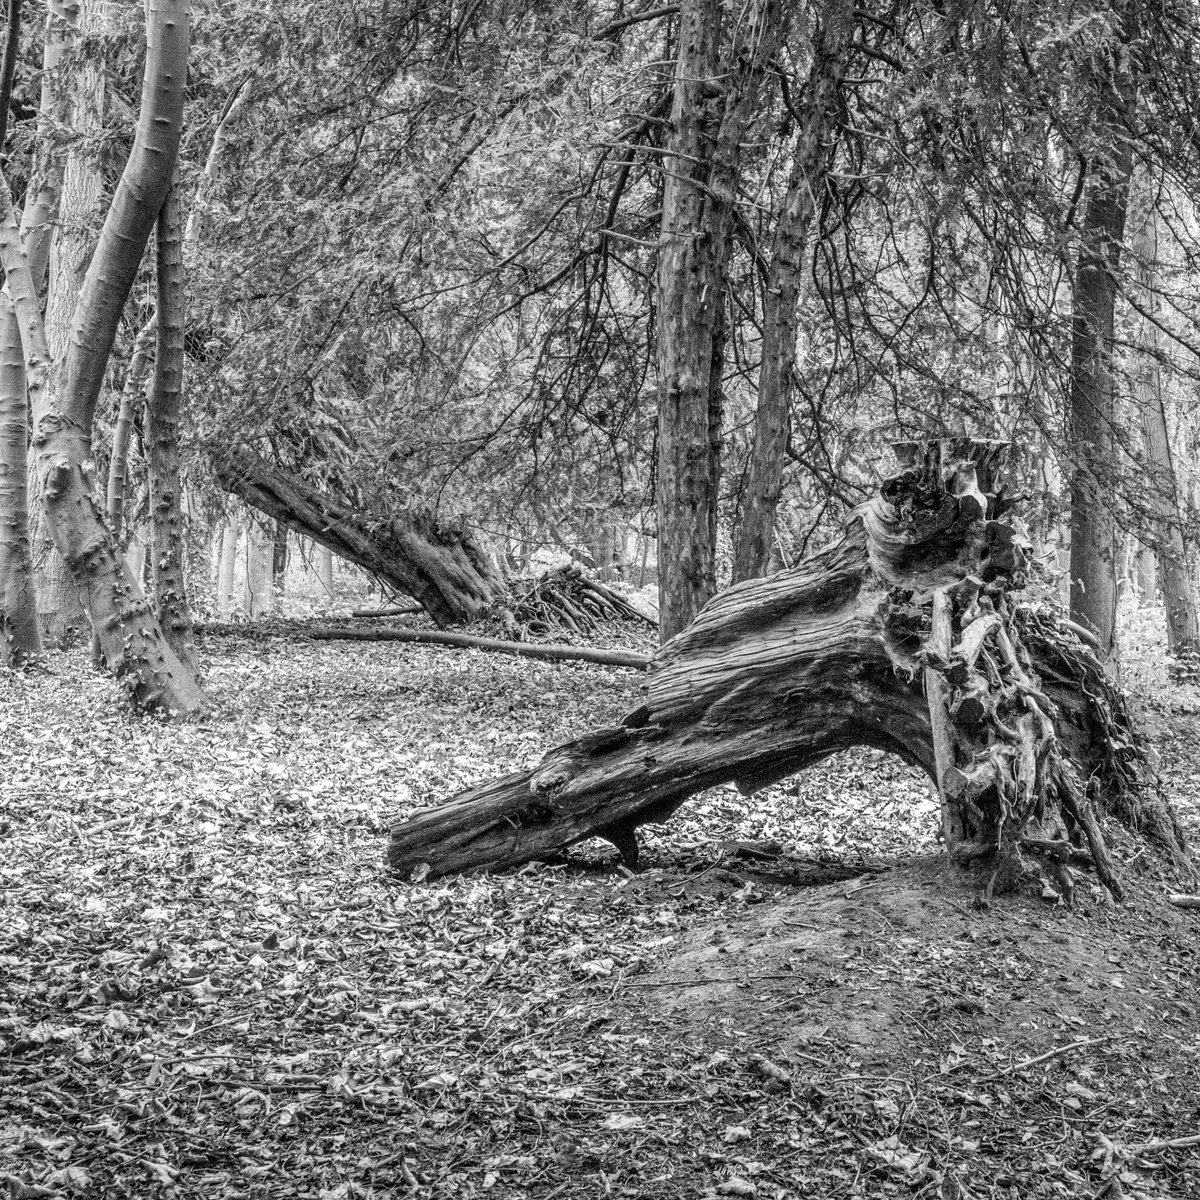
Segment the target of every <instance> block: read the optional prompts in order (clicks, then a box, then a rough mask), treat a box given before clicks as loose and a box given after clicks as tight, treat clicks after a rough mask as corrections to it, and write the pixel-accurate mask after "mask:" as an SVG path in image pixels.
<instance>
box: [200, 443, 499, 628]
mask: <svg viewBox="0 0 1200 1200" xmlns="http://www.w3.org/2000/svg"><path fill="white" fill-rule="evenodd" d="M217 478H218V480H219V481H220V483H221V485H222V486H223V487H224V488H225V489H226V490H227V491H230V492H232V493H233V494H234V495H235V496H240V497H241V498H242V499H243V500H245V501H246V503H247V504H249V505H251V506H252V507H253V508H256V509H258V510H259V512H262V513H265V514H266V515H267V516H269V517H273V518H274V519H275V520H277V521H286V522H287V524H288V526H289V527H290V528H292V529H295V530H297V531H298V532H299V533H301V534H303V535H304V536H305V537H310V538H312V539H313V541H315V542H319V543H320V544H321V545H322V546H327V547H328V548H329V549H330V550H332V551H333V553H334V554H336V555H337V556H338V557H339V558H343V559H345V560H346V561H347V562H352V563H356V564H357V565H358V566H360V567H362V568H364V570H367V571H369V572H370V573H371V574H372V575H374V576H375V577H376V578H377V579H381V580H383V581H384V582H385V583H386V584H388V586H389V587H392V588H395V589H396V590H397V591H399V592H403V593H404V594H406V595H409V596H412V597H413V598H414V599H415V600H418V601H419V602H420V603H421V605H422V607H423V608H424V609H425V610H426V611H427V612H428V613H429V615H430V617H432V618H433V621H434V622H435V624H437V625H440V626H445V625H453V624H456V623H459V622H462V621H469V620H471V619H472V618H473V617H476V616H478V615H480V614H482V613H484V612H486V611H488V610H489V609H490V608H491V607H492V606H493V605H494V604H495V603H496V602H497V601H499V600H500V599H502V598H503V597H504V596H505V594H506V585H505V582H504V578H503V577H502V576H501V574H500V572H499V570H498V569H497V568H496V564H495V563H494V562H493V561H492V558H491V555H490V554H488V552H487V550H486V549H485V548H484V546H483V545H482V544H481V543H480V542H479V540H478V539H477V538H476V537H475V536H474V534H472V532H471V531H470V530H469V529H467V528H466V527H465V526H463V525H460V524H454V523H450V522H446V521H440V520H438V518H437V517H436V516H435V515H434V514H433V513H431V512H429V511H428V510H424V509H407V510H405V511H403V512H400V513H390V514H387V515H382V514H372V513H363V512H358V511H356V510H355V509H352V508H350V507H349V506H348V505H346V504H342V503H341V502H339V501H338V500H335V499H334V498H333V497H331V496H327V495H325V494H324V493H322V492H319V491H318V490H317V489H316V488H314V487H313V486H312V485H311V484H310V483H308V482H306V481H305V480H303V479H301V478H299V477H298V476H295V475H290V474H287V473H285V472H284V471H281V470H280V469H279V468H278V467H275V466H272V465H271V464H270V463H268V462H267V461H266V460H265V459H263V458H260V457H259V456H258V455H257V454H255V453H253V452H252V451H250V450H235V451H233V452H232V453H230V454H229V455H227V456H226V457H225V458H224V459H223V460H222V461H221V462H220V463H218V465H217Z"/></svg>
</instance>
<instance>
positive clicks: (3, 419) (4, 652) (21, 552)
mask: <svg viewBox="0 0 1200 1200" xmlns="http://www.w3.org/2000/svg"><path fill="white" fill-rule="evenodd" d="M27 407H28V405H27V401H26V399H25V361H24V357H23V355H22V352H21V331H20V329H19V328H18V327H17V322H16V316H15V314H14V313H13V307H12V302H11V301H10V300H9V299H8V298H7V297H3V298H0V665H3V666H8V667H14V666H18V665H20V664H21V663H23V662H26V661H28V660H29V659H31V658H34V657H35V656H36V655H38V654H40V653H41V650H42V638H41V631H40V629H39V628H38V616H37V597H36V594H35V591H34V578H33V546H32V543H31V542H30V539H29V521H28V511H29V505H28V493H27V487H26V474H25V472H26V459H27V457H28V450H29V422H28V417H27V411H26V410H27Z"/></svg>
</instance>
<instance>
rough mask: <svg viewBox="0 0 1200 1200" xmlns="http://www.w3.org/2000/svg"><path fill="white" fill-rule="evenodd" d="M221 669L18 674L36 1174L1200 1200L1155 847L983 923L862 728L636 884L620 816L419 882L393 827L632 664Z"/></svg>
mask: <svg viewBox="0 0 1200 1200" xmlns="http://www.w3.org/2000/svg"><path fill="white" fill-rule="evenodd" d="M1149 628H1150V626H1149V619H1148V618H1147V620H1145V621H1143V622H1142V623H1141V624H1140V625H1138V624H1136V623H1135V629H1134V635H1135V636H1134V638H1133V642H1132V643H1131V647H1130V656H1131V665H1130V669H1129V676H1128V678H1129V681H1130V684H1131V687H1132V689H1133V690H1134V692H1135V693H1136V694H1137V695H1138V696H1139V698H1140V700H1141V701H1142V703H1143V707H1144V709H1145V712H1146V715H1147V717H1148V718H1149V719H1150V720H1151V722H1152V724H1153V726H1154V728H1155V731H1156V734H1157V737H1158V740H1159V746H1160V753H1161V768H1162V770H1163V772H1164V776H1165V778H1166V781H1167V784H1168V786H1169V788H1170V790H1171V792H1172V794H1173V796H1174V798H1175V800H1176V802H1177V804H1178V806H1179V811H1180V813H1181V816H1182V818H1183V820H1184V822H1185V825H1186V827H1187V828H1188V831H1189V835H1190V836H1191V838H1192V839H1193V841H1194V842H1195V841H1200V803H1198V797H1200V737H1197V732H1198V730H1200V716H1198V714H1200V693H1198V692H1197V691H1196V689H1194V688H1175V687H1171V686H1169V685H1167V684H1166V682H1165V680H1164V678H1163V673H1162V668H1161V651H1160V650H1156V648H1155V646H1154V645H1153V639H1152V637H1151V636H1150V635H1149V634H1148V633H1146V630H1147V629H1149ZM1139 629H1140V630H1141V631H1142V632H1141V634H1139V633H1138V630H1139ZM1139 636H1141V637H1142V643H1139V642H1138V641H1137V638H1138V637H1139ZM1143 643H1144V644H1143ZM200 657H201V661H202V663H203V668H204V673H205V677H206V683H207V686H208V688H209V690H210V693H211V695H212V696H213V698H214V700H215V702H216V706H217V707H216V711H215V713H214V714H213V715H212V716H211V717H210V718H209V719H208V720H206V721H204V722H202V723H198V724H194V725H184V726H171V725H166V724H163V723H161V722H158V721H154V720H149V719H137V718H134V717H132V716H130V715H127V714H126V713H125V712H124V711H123V710H122V708H121V707H120V706H119V704H118V702H117V696H116V691H115V688H114V685H113V684H112V682H111V681H109V680H107V679H105V678H102V677H100V676H98V675H96V674H95V673H93V672H92V671H91V670H90V669H89V667H88V666H87V662H86V653H85V652H84V651H82V650H77V651H72V652H69V653H65V654H64V653H56V654H52V655H50V656H49V658H48V659H47V661H46V663H45V664H44V666H43V667H41V668H39V669H37V670H35V671H33V672H31V673H29V674H27V675H24V676H15V675H12V674H4V675H0V886H2V888H3V897H2V907H0V1185H5V1184H6V1186H7V1189H8V1193H7V1194H8V1196H9V1197H10V1198H22V1197H47V1198H49V1197H59V1196H61V1197H64V1198H65V1197H77V1196H130V1197H133V1196H137V1197H142V1196H172V1197H184V1196H206V1197H280V1198H284V1197H313V1198H314V1200H340V1198H342V1197H390V1196H399V1197H407V1196H413V1197H425V1196H428V1197H441V1196H484V1195H487V1196H491V1197H517V1196H522V1197H524V1196H529V1197H534V1198H539V1200H550V1198H551V1197H563V1198H564V1200H571V1198H573V1197H589V1196H595V1197H601V1196H604V1197H609V1196H613V1197H663V1198H666V1197H687V1196H697V1197H704V1196H714V1197H716V1196H758V1197H764V1198H765V1197H821V1198H824V1197H830V1198H833V1197H875V1196H925V1197H939V1198H940V1200H968V1198H971V1197H1006V1198H1009V1197H1012V1198H1015V1197H1022V1198H1023V1197H1035V1196H1036V1197H1043V1196H1044V1197H1078V1196H1100V1195H1107V1196H1112V1197H1116V1196H1129V1197H1156V1198H1157V1197H1166V1196H1171V1197H1187V1196H1193V1197H1195V1196H1200V1136H1198V1135H1200V1023H1198V1021H1197V1012H1196V1007H1197V1003H1198V1002H1200V990H1198V988H1197V983H1198V982H1200V912H1198V911H1196V910H1191V911H1188V910H1180V909H1176V908H1173V907H1171V906H1170V905H1168V904H1167V903H1166V900H1165V897H1166V894H1167V892H1169V891H1171V890H1175V889H1176V887H1177V886H1178V885H1177V883H1176V881H1173V880H1171V879H1170V878H1169V877H1168V876H1167V875H1166V873H1165V872H1164V871H1163V869H1162V868H1161V866H1160V865H1159V864H1158V863H1157V862H1156V860H1155V859H1154V857H1153V855H1152V854H1149V853H1146V852H1145V851H1144V850H1140V849H1135V847H1134V844H1133V843H1132V842H1131V841H1130V840H1129V839H1127V838H1122V837H1120V836H1116V837H1115V847H1116V857H1117V860H1118V862H1119V864H1120V865H1121V867H1122V870H1123V872H1124V874H1125V877H1126V879H1127V881H1128V883H1129V890H1130V896H1129V899H1128V902H1127V903H1126V904H1124V905H1122V906H1119V907H1118V906H1114V905H1113V904H1111V903H1110V902H1108V900H1107V894H1106V893H1104V892H1103V891H1102V890H1101V889H1099V888H1097V887H1094V886H1090V885H1089V884H1088V883H1087V882H1086V881H1085V882H1084V883H1082V885H1081V886H1080V887H1079V889H1078V898H1077V903H1076V905H1075V907H1074V908H1072V909H1067V908H1064V907H1061V906H1057V907H1056V906H1051V905H1049V904H1047V903H1045V902H1042V901H1037V900H1033V899H1030V898H1026V897H1002V898H998V899H996V900H995V901H994V902H993V903H992V904H991V906H990V907H988V908H980V907H979V906H978V903H977V900H978V885H977V884H976V883H974V882H972V881H971V880H970V879H968V878H966V877H964V876H962V875H960V874H958V873H956V872H955V871H953V870H951V869H950V868H949V867H948V866H947V864H946V863H945V861H944V860H943V859H942V858H941V857H940V856H939V855H938V852H937V846H936V843H935V832H936V805H935V803H934V800H933V798H932V796H931V794H930V792H929V789H928V787H927V785H926V784H925V783H924V781H923V780H922V779H921V778H919V777H917V776H916V775H914V774H913V773H912V772H911V771H910V770H909V769H908V768H906V767H905V766H904V765H903V764H902V763H901V762H900V761H899V760H897V759H894V758H891V757H888V756H884V755H881V754H878V753H875V752H864V753H854V754H846V755H841V756H839V757H838V758H836V759H831V760H829V761H828V762H827V763H826V764H824V765H823V766H822V767H820V768H817V769H813V770H809V771H807V772H805V773H804V774H803V775H801V776H797V777H795V778H793V779H791V780H789V781H787V783H786V784H785V785H783V786H781V787H777V788H773V789H770V790H769V791H767V792H765V793H762V794H760V795H758V796H755V797H753V798H751V799H749V800H747V799H743V798H741V797H739V796H737V795H736V794H735V793H733V792H732V791H724V790H721V791H714V792H709V793H706V794H705V795H703V796H701V797H698V798H697V799H695V800H694V801H693V802H691V803H690V804H689V805H688V806H687V807H686V809H684V810H682V811H681V812H680V813H679V814H678V815H677V817H676V818H675V819H673V821H672V822H671V824H670V825H668V826H665V827H662V828H660V829H658V830H657V831H655V832H653V833H652V834H651V836H650V837H649V838H648V839H647V841H648V844H647V846H646V847H645V850H644V862H645V863H646V864H647V869H646V870H644V871H643V872H642V873H641V874H638V875H636V876H631V875H630V874H629V873H628V872H625V871H624V870H623V869H621V868H619V867H618V866H616V864H615V862H614V855H613V851H612V849H611V847H608V846H607V845H606V844H603V843H588V844H585V845H584V846H582V847H580V848H579V849H578V851H577V852H576V853H574V854H573V855H572V857H571V858H570V860H569V861H568V862H566V863H565V864H559V865H534V866H530V867H528V868H526V869H524V870H522V871H519V872H517V873H513V874H506V875H499V876H491V877H472V878H455V879H449V880H442V881H438V882H437V883H434V884H419V885H413V884H410V883H408V882H405V881H403V880H399V879H396V878H394V877H389V875H388V874H387V873H386V871H385V870H384V867H383V850H384V843H385V840H386V834H387V828H388V823H389V821H390V820H391V819H393V818H395V817H396V816H398V815H401V814H404V813H406V812H409V811H411V810H412V809H414V808H416V807H419V806H421V805H424V804H426V803H429V802H431V801H433V800H435V799H437V798H439V797H442V796H445V795H447V794H448V793H450V792H452V791H454V790H456V789H458V788H460V787H462V786H465V785H467V784H469V783H472V782H474V781H476V780H479V779H481V778H484V777H487V776H490V775H492V774H494V773H497V772H500V771H505V770H511V769H515V768H518V767H523V766H525V765H528V764H529V763H530V762H531V761H533V760H536V759H537V758H538V757H539V756H540V754H541V752H542V751H543V750H544V749H546V748H548V747H549V746H551V745H554V744H556V743H557V742H559V741H562V740H564V739H566V738H568V737H570V736H573V735H575V734H578V733H579V732H581V731H583V730H585V729H587V728H590V727H593V726H595V725H598V724H603V723H607V722H611V721H613V720H614V719H615V718H617V717H619V715H620V714H621V713H622V712H624V711H625V710H626V709H628V708H630V707H633V706H634V705H635V704H636V703H637V698H638V690H639V686H640V684H641V682H642V678H643V677H642V676H640V675H638V674H637V673H635V672H632V671H626V670H616V669H603V668H597V667H594V666H588V665H583V664H555V663H542V662H532V661H528V660H521V659H509V658H501V657H496V656H484V655H482V654H479V653H475V652H470V653H460V652H457V651H450V650H444V649H438V648H432V647H423V646H411V645H395V644H384V645H379V644H374V645H363V646H359V645H351V644H346V643H320V642H305V641H302V640H297V639H296V638H295V637H294V636H292V635H289V636H270V635H269V634H258V635H256V634H254V632H253V631H242V632H239V631H228V630H227V631H225V632H210V633H209V634H208V635H207V636H206V637H205V638H204V639H203V640H202V642H201V651H200ZM772 842H775V843H778V844H779V845H777V846H771V845H769V843H772ZM1172 1141H1176V1142H1177V1143H1178V1144H1176V1145H1174V1146H1172V1145H1165V1144H1164V1143H1169V1142H1172Z"/></svg>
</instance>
